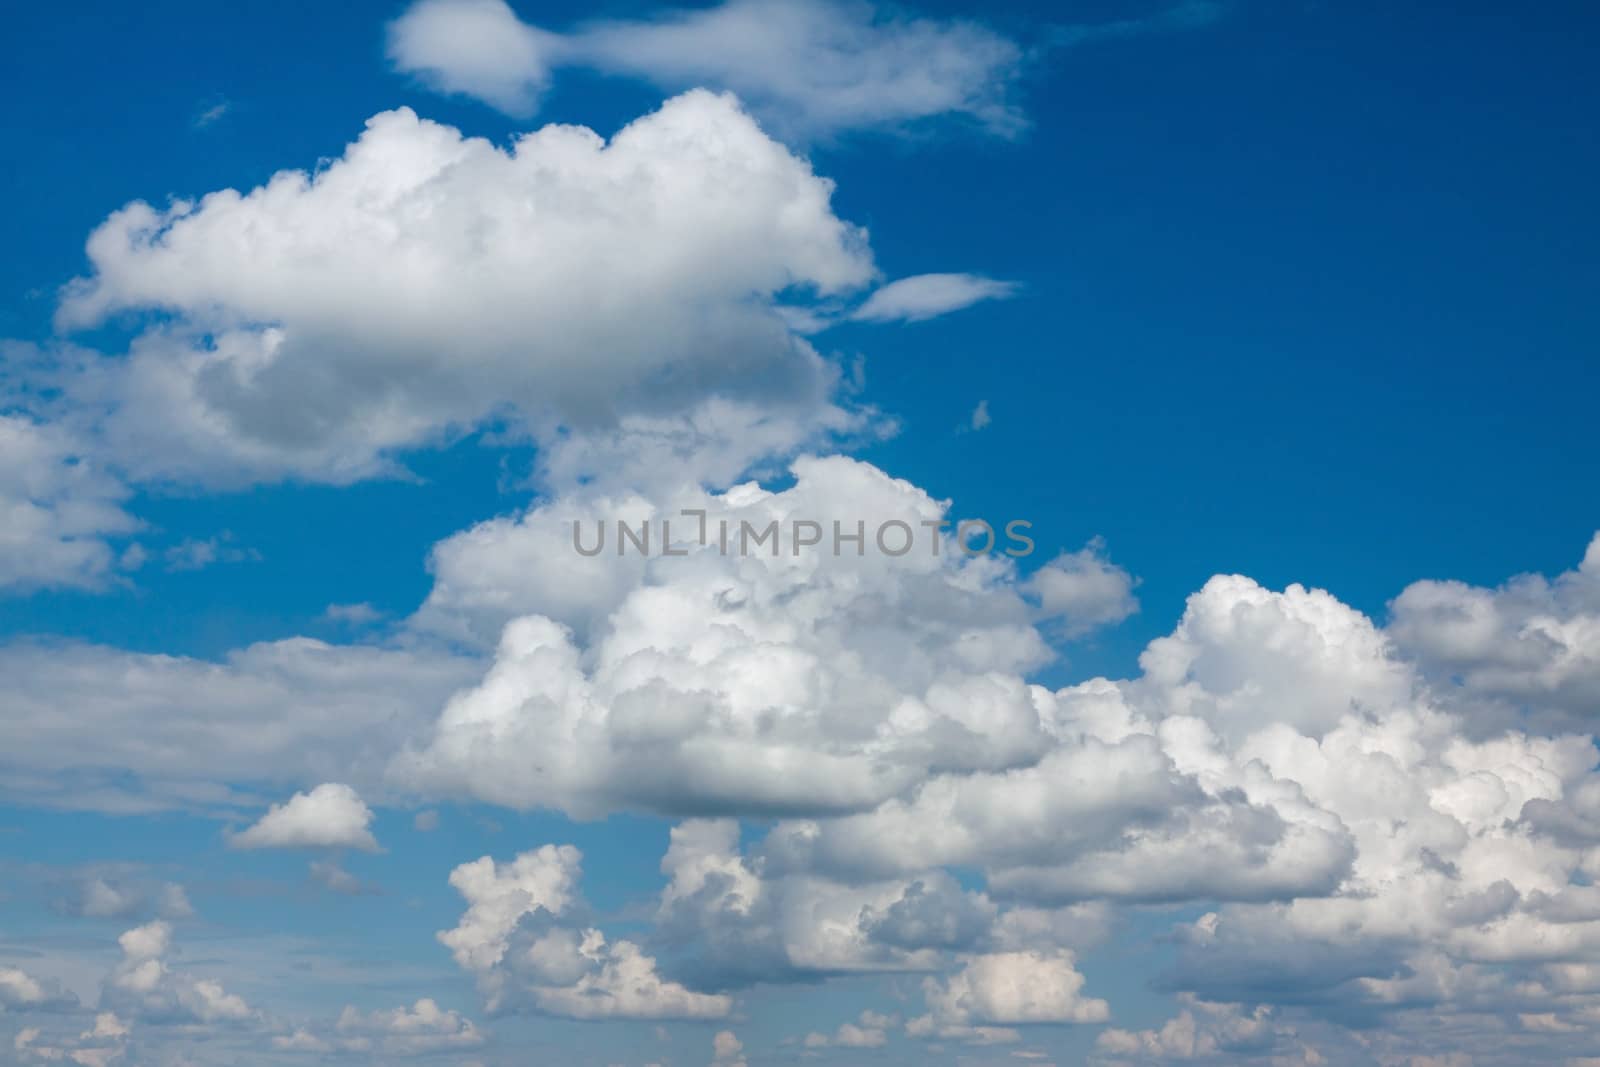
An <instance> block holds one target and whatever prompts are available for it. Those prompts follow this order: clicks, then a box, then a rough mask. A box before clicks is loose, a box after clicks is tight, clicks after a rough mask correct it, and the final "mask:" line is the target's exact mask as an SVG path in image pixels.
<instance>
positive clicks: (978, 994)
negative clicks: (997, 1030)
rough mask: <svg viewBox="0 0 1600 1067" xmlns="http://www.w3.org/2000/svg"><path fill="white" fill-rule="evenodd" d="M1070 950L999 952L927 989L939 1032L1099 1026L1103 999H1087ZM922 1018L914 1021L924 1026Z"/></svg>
mask: <svg viewBox="0 0 1600 1067" xmlns="http://www.w3.org/2000/svg"><path fill="white" fill-rule="evenodd" d="M1075 962H1076V961H1075V960H1074V959H1073V955H1072V953H1071V952H1069V951H1067V950H1066V949H1057V950H1055V951H1053V952H998V953H993V954H990V955H985V956H977V957H974V958H972V959H969V960H968V961H967V962H966V964H965V965H964V966H963V967H962V968H961V970H960V971H959V972H957V973H956V974H954V975H951V976H950V977H949V978H947V979H944V980H942V981H941V980H939V979H933V978H930V979H928V980H927V982H926V983H925V984H924V985H923V992H924V994H925V995H926V997H927V1004H928V1009H929V1016H931V1019H932V1025H933V1026H934V1028H935V1030H936V1031H945V1030H949V1029H958V1030H959V1029H961V1028H965V1027H970V1026H971V1025H973V1024H974V1023H978V1024H1000V1025H1012V1024H1019V1023H1098V1022H1105V1021H1106V1020H1107V1019H1108V1018H1110V1008H1109V1006H1108V1005H1107V1004H1106V1002H1105V1001H1103V1000H1097V999H1093V998H1089V997H1084V996H1083V995H1082V991H1083V984H1084V979H1083V975H1081V974H1079V973H1078V971H1077V970H1076V968H1075V966H1074V964H1075ZM920 1022H921V1020H913V1024H912V1025H915V1024H919V1023H920Z"/></svg>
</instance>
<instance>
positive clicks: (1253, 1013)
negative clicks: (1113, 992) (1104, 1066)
mask: <svg viewBox="0 0 1600 1067" xmlns="http://www.w3.org/2000/svg"><path fill="white" fill-rule="evenodd" d="M1180 1000H1181V1002H1182V1003H1183V1005H1184V1007H1183V1009H1182V1010H1181V1011H1180V1012H1179V1013H1178V1014H1177V1015H1175V1016H1173V1017H1172V1018H1171V1019H1168V1020H1167V1021H1166V1022H1165V1023H1163V1024H1162V1025H1161V1026H1160V1027H1159V1028H1153V1029H1149V1030H1136V1031H1135V1030H1124V1029H1121V1028H1119V1027H1110V1028H1108V1029H1106V1030H1102V1031H1101V1032H1100V1035H1099V1036H1098V1037H1097V1038H1095V1049H1096V1051H1097V1053H1099V1056H1097V1058H1096V1059H1095V1060H1094V1062H1096V1063H1101V1062H1104V1063H1108V1064H1109V1063H1167V1062H1185V1061H1190V1060H1201V1061H1209V1062H1222V1061H1225V1060H1229V1059H1232V1060H1235V1061H1237V1060H1240V1059H1245V1058H1250V1059H1254V1058H1256V1057H1258V1056H1264V1055H1268V1054H1271V1055H1274V1056H1276V1057H1278V1058H1277V1059H1276V1060H1274V1062H1277V1063H1285V1064H1287V1063H1301V1064H1308V1065H1310V1064H1320V1063H1325V1062H1327V1061H1326V1060H1324V1059H1323V1058H1322V1055H1321V1054H1320V1053H1318V1052H1316V1051H1315V1049H1313V1048H1311V1047H1310V1046H1308V1045H1306V1044H1305V1043H1304V1042H1302V1041H1300V1040H1299V1039H1298V1038H1297V1036H1296V1031H1295V1029H1294V1028H1293V1027H1291V1026H1283V1025H1279V1024H1278V1023H1277V1022H1276V1021H1275V1019H1274V1018H1273V1012H1272V1009H1271V1008H1269V1007H1266V1006H1259V1007H1256V1008H1255V1009H1253V1010H1249V1011H1246V1010H1244V1009H1243V1008H1242V1007H1241V1006H1240V1005H1237V1004H1212V1003H1207V1002H1205V1001H1200V1000H1196V999H1195V998H1193V997H1189V996H1185V997H1180Z"/></svg>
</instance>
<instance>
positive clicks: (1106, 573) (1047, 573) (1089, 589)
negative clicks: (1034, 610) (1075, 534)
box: [1023, 539, 1139, 633]
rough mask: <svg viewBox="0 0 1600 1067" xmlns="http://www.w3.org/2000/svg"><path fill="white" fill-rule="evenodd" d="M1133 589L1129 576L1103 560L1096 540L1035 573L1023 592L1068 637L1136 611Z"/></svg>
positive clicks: (1103, 548)
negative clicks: (1033, 598)
mask: <svg viewBox="0 0 1600 1067" xmlns="http://www.w3.org/2000/svg"><path fill="white" fill-rule="evenodd" d="M1134 585H1135V581H1134V578H1133V576H1132V575H1131V574H1129V573H1128V572H1127V571H1125V570H1123V569H1122V568H1121V567H1118V566H1117V565H1116V564H1114V563H1112V562H1111V561H1110V560H1108V559H1106V557H1105V545H1104V543H1103V542H1101V541H1099V540H1098V539H1097V540H1094V541H1091V542H1089V544H1087V545H1085V546H1084V547H1083V548H1081V549H1079V550H1078V551H1077V552H1063V553H1062V554H1061V555H1059V556H1057V557H1056V558H1055V559H1053V560H1051V561H1050V562H1049V563H1047V564H1045V565H1044V566H1043V567H1040V568H1039V569H1038V570H1036V571H1034V572H1033V574H1031V575H1029V576H1028V580H1027V581H1026V582H1024V583H1023V589H1024V590H1025V591H1026V592H1027V593H1028V594H1030V595H1031V596H1033V597H1035V598H1036V599H1037V600H1038V602H1039V611H1040V616H1041V618H1043V619H1045V620H1048V621H1050V622H1053V623H1055V624H1056V625H1059V626H1060V627H1061V628H1062V629H1064V630H1065V631H1066V632H1068V633H1084V632H1087V631H1089V630H1093V629H1095V628H1097V627H1100V626H1109V625H1111V624H1113V623H1118V622H1121V621H1122V620H1123V619H1126V618H1127V617H1128V616H1130V615H1132V614H1133V613H1134V612H1136V611H1138V610H1139V602H1138V600H1137V599H1135V597H1134V595H1133V587H1134Z"/></svg>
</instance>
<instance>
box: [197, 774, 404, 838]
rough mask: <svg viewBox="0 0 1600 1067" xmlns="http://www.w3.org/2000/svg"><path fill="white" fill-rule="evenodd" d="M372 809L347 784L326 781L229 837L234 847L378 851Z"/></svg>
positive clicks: (292, 798)
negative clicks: (371, 827) (372, 827)
mask: <svg viewBox="0 0 1600 1067" xmlns="http://www.w3.org/2000/svg"><path fill="white" fill-rule="evenodd" d="M372 817H373V816H372V809H371V808H369V807H367V805H366V802H365V801H363V800H362V799H361V795H360V794H359V793H357V792H356V791H355V790H354V789H351V788H350V787H349V786H347V785H342V784H340V783H337V782H327V783H324V784H322V785H319V786H317V787H316V788H315V789H313V790H311V791H310V792H308V793H296V794H295V795H294V796H292V797H290V798H289V799H288V800H287V801H285V802H284V803H282V804H274V805H272V810H271V811H269V812H267V813H266V814H265V815H263V816H262V817H261V819H260V820H259V821H258V822H257V823H256V824H255V825H253V826H251V827H249V828H247V829H245V830H243V831H241V832H240V833H237V834H234V835H232V836H231V837H229V838H228V843H229V844H230V845H232V846H233V847H234V848H357V849H361V850H363V851H366V852H376V851H378V840H377V838H375V837H373V836H372V831H371V830H370V829H369V827H370V826H371V824H372Z"/></svg>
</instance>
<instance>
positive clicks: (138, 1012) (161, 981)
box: [100, 920, 258, 1024]
mask: <svg viewBox="0 0 1600 1067" xmlns="http://www.w3.org/2000/svg"><path fill="white" fill-rule="evenodd" d="M117 941H118V944H119V945H120V946H121V948H122V960H121V962H119V963H118V964H117V966H116V967H115V968H114V969H113V970H112V972H111V974H110V975H108V976H107V977H106V980H105V982H104V984H103V986H102V988H101V992H100V1002H101V1006H102V1007H110V1008H112V1009H113V1010H115V1011H116V1012H118V1013H119V1014H120V1015H124V1016H127V1017H129V1018H134V1019H143V1020H146V1021H149V1022H155V1023H219V1024H240V1023H245V1022H250V1021H253V1020H256V1019H257V1018H258V1015H257V1013H256V1011H255V1010H254V1009H252V1008H251V1007H250V1005H249V1004H247V1003H245V1001H244V999H243V998H242V997H239V996H236V995H234V994H232V993H229V992H228V991H227V990H226V989H225V988H223V986H222V984H221V983H220V982H218V981H216V980H214V979H210V978H199V977H196V976H194V975H192V974H190V973H188V972H185V971H179V970H175V969H174V968H173V967H172V965H171V963H170V962H169V959H168V957H169V956H170V954H171V953H172V948H173V941H172V926H171V924H170V923H167V922H165V921H163V920H158V921H156V922H152V923H147V924H145V925H144V926H137V927H134V928H133V929H132V930H129V931H127V932H126V933H124V934H123V935H122V936H121V937H120V938H118V939H117Z"/></svg>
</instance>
